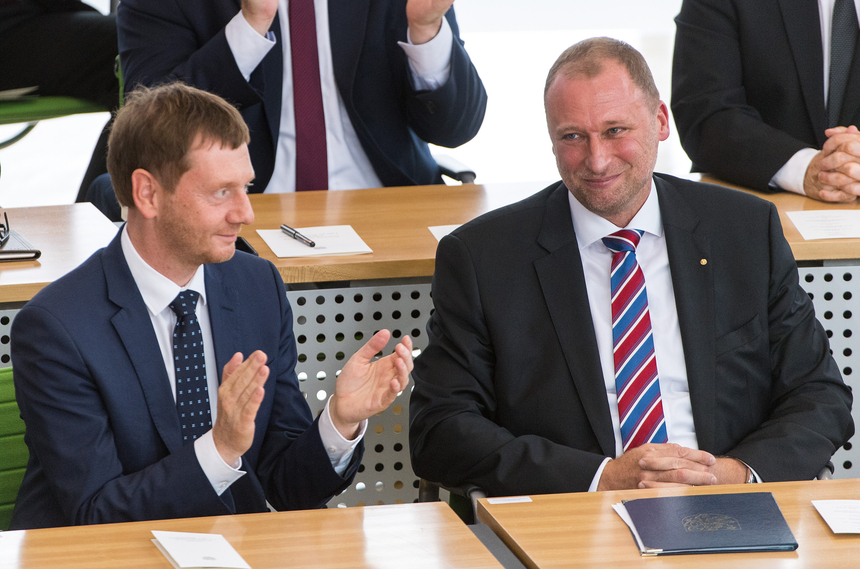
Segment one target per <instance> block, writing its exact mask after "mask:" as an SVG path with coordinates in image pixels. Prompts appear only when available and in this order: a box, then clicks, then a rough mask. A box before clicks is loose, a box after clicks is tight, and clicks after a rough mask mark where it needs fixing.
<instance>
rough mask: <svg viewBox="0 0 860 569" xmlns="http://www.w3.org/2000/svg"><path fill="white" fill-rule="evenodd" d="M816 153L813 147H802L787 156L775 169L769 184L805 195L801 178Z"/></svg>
mask: <svg viewBox="0 0 860 569" xmlns="http://www.w3.org/2000/svg"><path fill="white" fill-rule="evenodd" d="M816 154H818V151H817V150H816V149H814V148H802V149H800V150H798V151H797V152H795V153H794V156H792V157H791V158H789V159H788V162H786V163H785V165H783V167H782V168H780V169H779V170H777V171H776V174H774V175H773V178H771V180H770V185H771V186H776V187H779V188H782V189H783V190H788V191H789V192H794V193H795V194H800V195H802V196H805V195H806V192H805V191H803V179H804V177H805V176H806V169H807V168H809V163H810V162H812V159H813V158H815V155H816Z"/></svg>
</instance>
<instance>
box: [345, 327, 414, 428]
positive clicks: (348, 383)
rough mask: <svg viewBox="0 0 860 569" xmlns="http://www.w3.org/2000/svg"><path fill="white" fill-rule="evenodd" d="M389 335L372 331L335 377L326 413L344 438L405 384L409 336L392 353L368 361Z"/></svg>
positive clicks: (388, 402)
mask: <svg viewBox="0 0 860 569" xmlns="http://www.w3.org/2000/svg"><path fill="white" fill-rule="evenodd" d="M390 337H391V333H390V332H389V331H388V330H380V331H379V332H377V333H376V334H374V335H373V337H372V338H371V339H370V340H369V341H368V342H367V343H366V344H365V345H364V346H362V347H361V349H360V350H358V351H357V352H356V353H355V354H354V355H353V356H352V357H351V358H349V361H348V362H346V365H345V366H343V371H342V372H341V373H340V375H339V376H338V378H337V384H336V385H335V388H334V395H332V396H331V401H329V412H330V414H331V419H332V423H333V424H334V426H335V428H336V429H337V430H338V431H339V432H340V434H342V435H343V436H344V438H346V439H349V440H351V439H354V438H355V437H356V435H358V431H359V424H360V423H361V421H363V420H364V419H367V418H368V417H371V416H372V415H375V414H377V413H379V412H380V411H383V410H384V409H385V408H386V407H388V406H389V405H391V402H392V401H394V398H395V397H396V396H397V394H398V393H400V392H401V391H403V390H404V389H406V385H407V384H408V383H409V373H410V372H411V371H412V339H411V338H410V337H409V336H404V337H403V340H401V341H400V343H399V344H397V346H395V348H394V353H393V354H391V355H388V356H386V357H384V358H380V359H379V360H377V361H375V362H372V361H371V358H373V357H374V356H375V355H376V354H377V353H378V352H379V351H380V350H382V348H384V347H385V345H386V344H387V343H388V340H389V338H390Z"/></svg>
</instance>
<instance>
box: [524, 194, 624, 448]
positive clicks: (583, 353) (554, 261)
mask: <svg viewBox="0 0 860 569" xmlns="http://www.w3.org/2000/svg"><path fill="white" fill-rule="evenodd" d="M567 193H568V191H567V188H566V187H565V186H564V184H559V185H558V187H557V189H556V190H554V191H553V192H552V193H551V194H550V195H549V198H548V199H547V204H546V214H545V217H544V223H543V227H542V228H541V233H540V235H539V236H538V244H539V245H541V246H542V247H543V248H545V249H546V250H547V251H548V252H549V254H548V255H547V256H545V257H542V258H540V259H538V260H536V261H535V263H534V266H535V270H536V271H537V275H538V280H539V281H540V285H541V290H542V291H543V294H544V299H545V300H546V304H547V307H548V308H549V313H550V317H551V319H552V324H553V327H554V328H555V331H556V334H557V335H558V339H559V342H560V343H561V349H562V352H563V354H564V358H565V361H566V362H567V366H568V369H569V370H570V375H571V377H572V378H573V383H574V385H575V386H576V390H577V392H578V393H579V397H580V399H581V401H582V406H583V407H584V409H585V413H586V415H587V416H588V421H589V423H590V424H591V428H592V430H593V431H594V433H595V436H596V437H597V440H598V442H599V443H600V448H601V450H602V451H603V453H604V454H605V455H606V456H615V435H614V434H613V431H612V418H611V415H610V413H609V403H608V401H607V399H606V390H605V388H604V384H603V371H602V370H601V367H600V358H599V356H598V352H597V340H596V339H595V337H594V326H593V325H592V320H591V309H590V308H589V306H588V295H587V293H586V288H585V276H584V274H583V271H582V259H581V257H580V254H579V246H578V244H577V242H576V235H575V233H574V231H573V224H572V222H571V217H570V206H569V204H568V198H567Z"/></svg>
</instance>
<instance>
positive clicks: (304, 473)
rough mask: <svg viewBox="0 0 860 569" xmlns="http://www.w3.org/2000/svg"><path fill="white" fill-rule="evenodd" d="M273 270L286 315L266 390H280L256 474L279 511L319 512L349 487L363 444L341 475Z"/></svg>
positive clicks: (274, 273) (286, 306)
mask: <svg viewBox="0 0 860 569" xmlns="http://www.w3.org/2000/svg"><path fill="white" fill-rule="evenodd" d="M270 266H271V265H270ZM271 269H272V283H273V285H274V287H275V288H276V290H277V298H278V299H279V306H278V308H279V309H280V314H281V318H280V322H281V336H280V352H279V353H278V356H277V359H276V360H275V361H274V362H270V364H269V367H270V370H271V372H273V373H272V375H271V376H270V378H269V380H268V381H267V384H266V388H267V389H272V388H273V389H275V397H274V402H273V404H272V411H271V415H270V418H269V423H268V427H267V428H266V431H265V438H264V440H263V444H262V448H261V450H260V454H259V459H258V463H257V467H256V472H257V475H258V476H259V478H260V482H261V484H262V485H263V489H264V491H265V494H266V499H267V500H268V501H269V502H270V503H271V504H272V506H273V507H274V508H275V509H277V510H300V509H309V508H320V507H323V506H324V505H325V504H326V502H328V501H329V500H330V499H331V498H332V496H334V495H336V494H339V493H340V492H342V491H343V490H345V489H346V487H347V486H349V484H350V482H351V481H352V479H353V478H354V476H355V473H356V472H357V470H358V466H359V464H360V463H361V457H362V454H363V451H364V443H363V442H362V443H359V445H358V446H357V447H356V448H355V451H354V453H353V456H352V460H351V462H350V463H349V466H347V468H346V470H345V471H344V473H343V475H342V476H341V475H338V474H337V473H336V472H335V470H334V468H333V467H332V465H331V461H330V460H329V456H328V454H327V453H326V449H325V447H324V446H323V444H322V439H321V438H320V432H319V417H317V418H316V420H313V419H312V418H311V413H310V409H309V408H308V404H307V401H305V397H304V395H303V394H302V392H301V390H300V388H299V382H298V379H297V378H296V371H295V368H296V361H297V355H296V340H295V337H294V336H293V313H292V309H291V308H290V303H289V301H288V300H287V296H286V292H285V290H284V284H283V280H282V279H281V277H280V275H279V274H278V272H277V269H275V268H274V266H271ZM272 380H275V381H274V385H272ZM252 460H257V459H256V457H254V458H252Z"/></svg>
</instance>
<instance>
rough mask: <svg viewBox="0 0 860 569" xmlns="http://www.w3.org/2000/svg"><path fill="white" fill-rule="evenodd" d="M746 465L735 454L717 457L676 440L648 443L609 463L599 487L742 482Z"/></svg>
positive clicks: (627, 487) (646, 486) (658, 486)
mask: <svg viewBox="0 0 860 569" xmlns="http://www.w3.org/2000/svg"><path fill="white" fill-rule="evenodd" d="M747 476H748V470H747V467H746V466H745V465H744V464H743V463H742V462H740V461H738V460H735V459H733V458H715V457H714V456H713V455H712V454H710V453H707V452H705V451H702V450H694V449H690V448H686V447H682V446H681V445H676V444H671V443H669V444H646V445H642V446H640V447H636V448H633V449H630V450H628V451H627V452H625V453H624V454H623V455H621V456H619V457H618V458H616V459H613V460H610V461H609V462H608V463H606V467H605V468H604V469H603V474H602V475H601V477H600V482H599V484H598V486H597V489H598V490H624V489H629V488H661V487H666V486H708V485H712V484H741V483H743V482H745V481H746V477H747Z"/></svg>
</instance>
